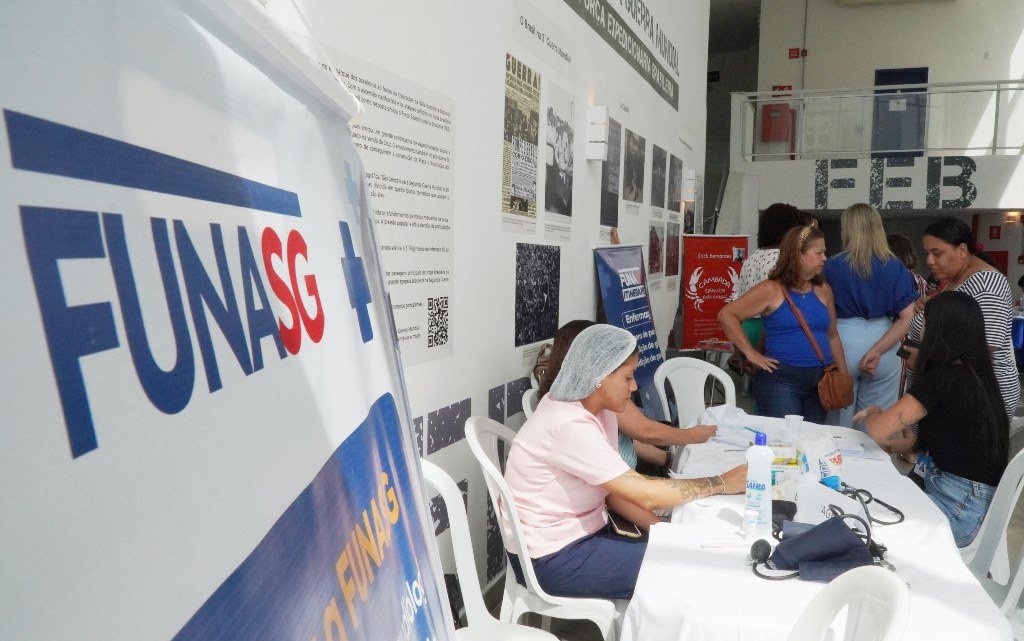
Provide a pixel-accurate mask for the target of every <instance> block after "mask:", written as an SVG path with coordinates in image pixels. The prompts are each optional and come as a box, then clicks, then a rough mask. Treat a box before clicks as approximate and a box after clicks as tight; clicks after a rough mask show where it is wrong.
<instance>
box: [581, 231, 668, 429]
mask: <svg viewBox="0 0 1024 641" xmlns="http://www.w3.org/2000/svg"><path fill="white" fill-rule="evenodd" d="M594 261H595V262H596V263H597V284H598V288H599V290H600V292H601V304H602V305H603V306H604V313H605V316H606V317H607V319H608V320H607V322H608V324H609V325H615V326H616V327H621V328H623V329H627V330H629V331H630V332H631V333H632V334H633V336H636V344H637V348H638V349H639V350H640V361H639V363H640V364H639V365H638V366H637V368H636V372H635V373H634V377H635V378H636V384H637V386H638V387H639V388H640V399H641V400H642V402H643V411H644V414H646V415H647V416H649V417H651V418H653V419H655V420H658V421H661V420H666V419H667V417H665V416H662V411H661V401H659V400H658V390H657V388H656V386H655V385H654V372H655V371H656V370H657V369H658V366H659V365H661V364H662V363H663V362H664V361H665V359H664V357H663V356H662V355H661V348H660V347H658V336H657V334H656V333H655V331H654V314H653V312H651V299H650V296H649V295H648V293H647V273H646V272H645V271H644V255H643V251H642V250H641V248H640V245H627V246H616V247H601V248H599V249H595V250H594Z"/></svg>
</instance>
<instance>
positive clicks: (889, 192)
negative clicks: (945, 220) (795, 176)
mask: <svg viewBox="0 0 1024 641" xmlns="http://www.w3.org/2000/svg"><path fill="white" fill-rule="evenodd" d="M977 170H978V165H977V163H976V162H975V160H974V158H971V157H970V156H946V157H930V158H921V157H916V158H906V157H892V158H871V159H857V158H834V159H832V160H816V161H815V165H814V208H815V209H834V208H835V205H834V204H832V205H830V201H832V200H833V199H836V200H841V201H843V202H846V201H848V200H849V199H850V198H851V196H852V197H854V198H857V199H860V200H866V201H867V202H869V203H871V204H872V205H874V206H875V207H878V208H879V209H967V208H968V207H970V206H971V205H972V204H973V203H974V201H975V199H976V198H977V197H978V188H977V186H976V185H975V183H974V180H973V178H974V174H975V172H976V171H977ZM945 187H950V188H953V189H943V188H945ZM845 190H853V191H850V192H846V193H841V192H845ZM837 192H840V193H837ZM840 194H841V195H840ZM837 196H838V198H837ZM944 196H955V197H954V198H948V197H944ZM854 202H856V201H854Z"/></svg>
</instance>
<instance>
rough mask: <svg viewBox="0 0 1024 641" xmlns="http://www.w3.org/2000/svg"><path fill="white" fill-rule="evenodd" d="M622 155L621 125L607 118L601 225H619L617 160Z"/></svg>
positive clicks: (602, 176) (602, 173) (602, 172)
mask: <svg viewBox="0 0 1024 641" xmlns="http://www.w3.org/2000/svg"><path fill="white" fill-rule="evenodd" d="M621 155H622V125H620V124H619V123H618V121H616V120H615V119H614V118H608V158H607V159H606V160H605V161H604V167H603V168H602V170H601V225H603V226H605V227H618V226H619V161H620V157H621Z"/></svg>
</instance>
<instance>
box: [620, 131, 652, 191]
mask: <svg viewBox="0 0 1024 641" xmlns="http://www.w3.org/2000/svg"><path fill="white" fill-rule="evenodd" d="M625 156H626V158H625V161H624V162H623V167H622V198H623V200H628V201H630V202H634V203H642V202H643V201H644V165H645V161H646V160H647V139H646V138H644V137H643V136H641V135H640V134H638V133H635V132H633V131H630V130H629V129H627V130H626V154H625Z"/></svg>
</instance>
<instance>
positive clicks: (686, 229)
mask: <svg viewBox="0 0 1024 641" xmlns="http://www.w3.org/2000/svg"><path fill="white" fill-rule="evenodd" d="M695 205H696V203H694V201H692V200H684V201H683V233H684V234H692V233H694V231H693V218H694V211H695Z"/></svg>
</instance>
